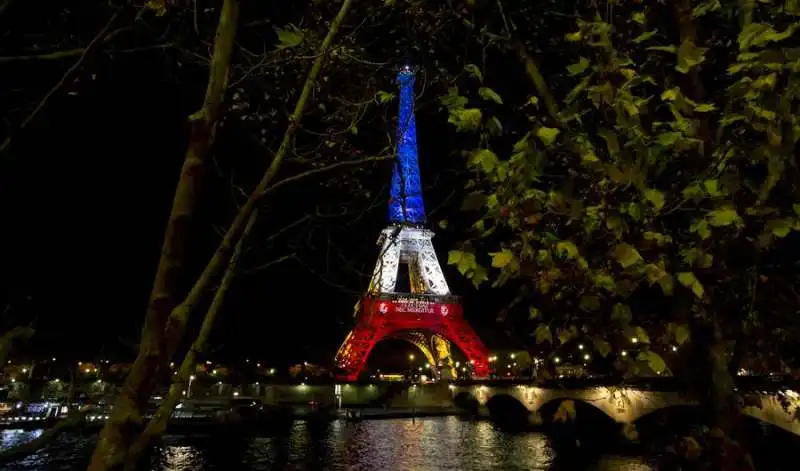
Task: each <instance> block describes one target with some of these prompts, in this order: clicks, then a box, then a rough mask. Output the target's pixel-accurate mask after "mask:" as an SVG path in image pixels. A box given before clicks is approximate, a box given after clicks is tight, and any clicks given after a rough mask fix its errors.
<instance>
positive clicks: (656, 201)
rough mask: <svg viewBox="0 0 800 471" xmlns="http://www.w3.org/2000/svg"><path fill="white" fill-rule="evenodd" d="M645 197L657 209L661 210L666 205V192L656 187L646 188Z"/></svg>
mask: <svg viewBox="0 0 800 471" xmlns="http://www.w3.org/2000/svg"><path fill="white" fill-rule="evenodd" d="M644 198H645V199H646V200H647V201H648V202H650V204H652V205H653V207H654V208H656V211H660V210H661V208H663V207H664V193H662V192H660V191H658V190H656V189H653V188H648V189H647V190H645V192H644Z"/></svg>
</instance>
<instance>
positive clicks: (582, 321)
mask: <svg viewBox="0 0 800 471" xmlns="http://www.w3.org/2000/svg"><path fill="white" fill-rule="evenodd" d="M741 3H742V4H741V5H738V4H735V2H720V1H716V0H715V1H706V2H690V1H688V0H683V1H678V2H659V3H653V2H649V3H648V4H647V5H645V4H628V5H621V4H619V2H609V3H608V5H607V8H605V9H603V8H597V9H593V8H590V9H587V10H586V11H580V12H578V17H577V19H576V20H575V21H574V22H573V24H572V25H571V28H570V29H569V30H568V31H569V32H568V33H566V34H565V35H559V37H557V38H556V39H555V40H554V41H551V44H548V46H549V47H552V48H556V49H557V50H558V51H560V53H561V59H562V61H563V62H562V63H567V64H570V65H568V66H567V67H566V68H565V70H563V71H556V72H553V73H549V71H544V70H543V69H540V68H539V67H538V66H537V63H536V61H535V60H534V57H533V56H532V54H531V53H530V52H529V50H528V47H529V46H528V45H526V44H525V39H527V38H525V37H521V38H516V37H515V36H516V34H517V32H516V31H513V30H512V29H513V28H509V27H508V26H506V29H505V31H504V33H503V35H502V40H503V42H505V43H507V44H512V47H513V48H514V49H515V50H516V52H517V55H518V58H519V59H520V60H521V65H522V66H523V67H524V70H525V73H526V75H527V76H528V78H529V79H530V82H531V83H532V84H533V88H534V90H535V93H534V94H532V95H531V96H530V98H528V99H527V100H526V101H525V102H514V103H505V102H506V97H504V96H501V95H500V94H498V93H496V92H493V91H492V90H491V89H490V88H489V87H488V83H489V82H490V81H491V80H492V79H493V78H494V77H492V76H491V75H490V74H489V73H488V72H487V73H485V74H484V73H483V72H481V73H480V74H478V73H472V74H471V75H472V77H473V78H472V79H471V80H470V81H468V82H467V81H465V82H464V84H463V85H462V89H458V88H455V87H453V88H451V89H450V91H449V92H448V93H447V94H446V95H445V96H443V97H442V99H441V103H442V105H443V106H444V107H445V108H446V109H447V111H448V113H449V115H450V122H451V123H452V124H453V125H454V126H455V128H456V129H457V130H459V131H464V132H474V133H477V135H478V136H479V143H478V146H477V147H476V148H474V149H467V155H468V161H467V163H468V165H469V167H470V168H472V169H474V171H475V172H476V178H475V179H474V180H473V181H471V182H469V184H468V186H469V187H470V189H471V191H472V193H471V194H470V195H469V196H468V197H467V198H466V200H465V208H466V209H468V210H475V211H477V212H478V213H479V218H478V219H477V220H476V221H475V223H474V226H473V230H474V238H473V239H472V240H471V241H469V242H468V243H467V244H466V245H465V246H464V247H463V248H462V250H457V251H453V252H451V253H450V256H449V261H450V263H452V264H454V265H456V266H457V267H458V269H459V270H460V271H461V272H462V273H464V274H465V275H466V276H468V277H470V278H471V279H473V280H474V281H475V282H476V283H483V282H484V281H487V280H491V282H492V285H493V286H496V287H497V286H503V285H507V284H509V283H514V284H516V285H517V286H519V289H520V293H521V294H520V296H518V298H517V299H516V301H515V306H512V307H511V308H510V309H509V310H508V314H509V319H508V321H509V322H511V323H513V324H515V325H518V326H519V325H527V326H529V328H528V329H529V330H528V332H529V333H530V342H529V343H530V344H531V345H532V348H533V349H538V350H540V351H543V352H547V351H549V350H551V349H552V347H553V346H557V345H559V344H563V343H566V342H568V341H570V340H572V339H574V338H576V337H579V336H580V337H583V338H591V339H593V344H594V348H595V350H596V352H597V353H598V354H599V355H601V356H604V357H605V356H609V355H613V356H616V364H617V365H618V366H619V367H620V368H621V369H623V371H625V372H626V373H627V374H653V373H655V374H664V373H670V370H671V366H672V367H673V368H675V369H678V368H679V367H680V363H679V362H677V361H676V360H677V359H678V357H683V358H685V359H691V360H692V361H693V368H692V369H693V371H694V373H695V374H694V376H693V379H694V383H693V384H694V385H695V386H697V388H698V391H702V392H704V394H702V395H701V397H702V399H703V404H704V405H705V406H706V407H707V408H708V410H710V411H713V414H712V415H714V425H715V426H717V427H719V429H720V430H723V431H725V432H726V433H728V434H730V433H732V432H733V430H734V428H735V417H736V416H738V404H737V402H736V400H735V398H734V387H733V381H732V376H731V372H732V371H734V370H737V369H738V368H739V367H740V365H741V360H742V358H743V356H744V355H745V353H751V352H753V353H755V352H754V351H753V350H752V347H754V346H756V345H757V344H758V341H757V339H758V338H763V335H764V334H765V329H771V331H772V333H774V334H777V336H776V338H775V341H782V342H794V341H796V339H795V338H794V337H793V336H794V335H796V334H794V333H792V332H791V331H790V330H789V329H788V328H786V327H783V326H782V325H787V324H782V323H783V322H786V321H787V319H789V318H793V317H794V310H795V308H794V307H790V306H792V304H783V303H784V302H785V300H786V299H787V298H788V299H790V300H791V301H793V302H794V303H796V298H795V296H793V292H792V288H791V286H792V285H793V284H794V283H795V282H796V276H797V275H796V274H794V273H793V268H794V267H796V265H795V263H796V261H797V256H796V255H797V253H796V251H792V244H793V243H796V241H797V232H796V231H798V230H800V205H798V201H800V200H798V191H800V187H798V186H797V183H796V182H797V178H798V170H797V161H796V155H797V153H796V148H795V144H796V141H797V139H798V138H799V137H800V122H799V121H798V118H797V111H798V109H800V108H798V107H799V106H800V100H799V98H800V96H799V95H798V94H799V93H800V87H799V86H800V75H798V66H799V65H800V62H798V59H800V56H799V55H798V50H800V49H798V48H797V47H796V46H797V43H796V40H795V37H794V36H793V34H794V32H795V30H796V29H797V28H798V27H800V23H798V22H797V16H798V15H799V14H800V10H798V8H797V7H796V5H795V4H794V3H793V2H787V3H786V4H785V5H784V4H783V3H782V2H778V3H779V4H777V5H775V4H772V3H773V2H758V3H757V4H756V2H741ZM508 18H509V20H508V22H509V23H511V24H513V23H514V19H513V18H514V17H513V14H512V13H509V15H508ZM507 25H508V23H507ZM523 34H524V33H523ZM734 38H735V39H734ZM545 44H546V43H545ZM548 53H552V51H547V50H545V51H544V52H542V53H541V55H547V54H548ZM484 75H486V77H484ZM496 80H501V78H500V77H498V78H497V79H496ZM550 83H556V84H557V86H556V87H554V89H552V90H551V89H550V88H549V87H548V84H550ZM476 88H477V92H474V90H475V89H476ZM464 89H466V90H469V93H471V94H467V93H465V92H464V91H463V90H464ZM487 103H488V104H487ZM503 106H509V107H514V108H515V109H518V110H520V113H521V114H522V115H523V117H524V119H519V118H517V119H515V120H514V121H512V122H510V123H504V122H502V121H499V118H498V116H499V115H500V114H501V113H502V107H503ZM498 109H500V110H501V111H497V110H498ZM498 122H499V123H500V124H498ZM512 126H513V127H512ZM498 129H502V130H503V131H502V132H503V133H509V132H510V133H514V132H517V133H519V134H521V136H522V137H521V138H519V139H517V140H516V142H514V143H513V145H508V146H506V145H504V144H505V143H504V142H503V140H502V139H498V138H496V137H495V136H497V135H498V131H497V130H498ZM485 251H488V254H487V253H486V252H485ZM795 305H796V304H795ZM512 314H513V315H512ZM795 324H796V321H793V320H792V321H790V324H788V325H795ZM633 343H636V344H637V345H638V347H639V348H638V353H637V354H636V355H625V356H624V353H625V352H624V350H625V348H627V347H628V346H630V345H632V344H633ZM673 347H679V349H680V350H682V351H681V352H679V353H677V354H673V353H672V350H673ZM762 347H763V345H762ZM762 351H763V350H762Z"/></svg>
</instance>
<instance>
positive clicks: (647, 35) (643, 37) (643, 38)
mask: <svg viewBox="0 0 800 471" xmlns="http://www.w3.org/2000/svg"><path fill="white" fill-rule="evenodd" d="M656 33H658V30H657V29H654V30H653V31H647V32H645V33H642V34H640V35H639V36H636V37H635V38H633V42H634V43H636V44H639V43H643V42H645V41H647V40H648V39H650V38H652V37H653V36H655V35H656Z"/></svg>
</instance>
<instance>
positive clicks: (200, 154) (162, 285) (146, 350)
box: [89, 0, 239, 471]
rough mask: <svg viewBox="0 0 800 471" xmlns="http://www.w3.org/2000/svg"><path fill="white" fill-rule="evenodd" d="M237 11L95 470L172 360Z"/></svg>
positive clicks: (230, 14)
mask: <svg viewBox="0 0 800 471" xmlns="http://www.w3.org/2000/svg"><path fill="white" fill-rule="evenodd" d="M238 11H239V3H238V0H225V2H224V4H223V7H222V12H221V13H220V20H219V25H218V27H217V36H216V38H215V41H214V53H213V55H212V58H211V71H210V76H209V81H208V86H207V88H206V96H205V99H204V102H203V106H202V108H201V109H200V111H198V112H197V113H195V114H193V115H192V116H191V117H190V120H191V123H192V127H191V134H190V138H189V145H188V147H187V150H186V154H185V157H184V162H183V167H182V168H181V173H180V177H179V179H178V185H177V187H176V189H175V196H174V198H173V202H172V211H171V213H170V216H169V220H168V221H167V228H166V231H165V234H164V241H163V245H162V248H161V258H160V260H159V263H158V268H157V271H156V277H155V282H154V283H153V289H152V292H151V294H150V302H149V305H148V309H147V314H146V317H145V324H144V327H143V328H142V338H141V343H140V348H139V354H138V356H137V357H136V360H135V361H134V363H133V366H132V368H131V371H130V373H129V374H128V376H127V378H126V379H125V384H124V385H123V387H122V390H121V391H120V393H119V395H118V396H117V400H116V403H115V405H114V409H113V411H112V415H111V419H110V420H109V421H108V422H107V423H106V425H105V427H104V428H103V431H102V432H101V434H100V441H99V442H98V444H97V448H96V449H95V452H94V455H93V456H92V460H91V463H90V464H89V470H91V471H101V470H112V469H119V468H120V467H121V466H122V463H123V461H124V457H125V454H126V453H127V450H128V446H129V445H130V443H131V442H132V440H133V438H134V433H135V431H136V430H137V428H138V427H139V425H140V422H141V415H142V409H143V408H144V407H145V406H146V405H147V401H148V400H149V398H150V395H151V394H152V392H153V390H154V389H155V387H156V385H157V381H158V378H159V377H160V376H161V374H162V373H163V371H164V370H165V367H166V365H167V363H168V362H169V356H168V355H169V351H168V349H167V348H166V345H165V336H164V326H165V324H166V322H167V319H168V318H169V315H170V313H171V312H172V310H173V308H174V307H175V305H176V304H177V301H176V295H177V293H176V292H175V290H176V282H177V281H178V278H179V275H180V272H181V271H182V268H183V263H184V260H185V254H184V249H185V247H187V246H188V245H189V244H188V243H187V239H188V237H189V233H190V232H189V230H190V223H191V219H192V216H193V214H194V211H195V208H196V204H197V200H198V194H199V190H200V188H199V187H200V183H201V179H202V173H203V168H204V166H205V161H206V155H207V154H208V150H209V148H210V147H211V144H212V141H213V137H214V132H215V129H216V124H217V118H218V116H219V112H220V108H221V104H222V99H223V97H224V95H225V90H226V89H227V79H228V73H229V70H230V64H231V56H232V54H233V46H234V41H235V36H236V23H237V17H238Z"/></svg>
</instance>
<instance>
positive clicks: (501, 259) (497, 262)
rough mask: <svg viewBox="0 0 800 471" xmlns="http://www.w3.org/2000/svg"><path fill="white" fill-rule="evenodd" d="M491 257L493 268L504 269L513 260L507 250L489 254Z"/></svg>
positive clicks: (512, 256) (511, 254)
mask: <svg viewBox="0 0 800 471" xmlns="http://www.w3.org/2000/svg"><path fill="white" fill-rule="evenodd" d="M490 255H491V256H492V266H493V267H494V268H505V267H506V266H508V264H509V263H511V261H512V260H514V254H513V253H511V251H510V250H508V249H503V250H501V251H500V252H494V253H491V254H490Z"/></svg>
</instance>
